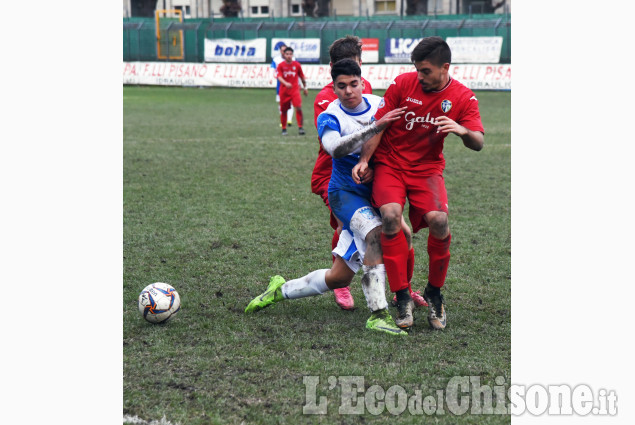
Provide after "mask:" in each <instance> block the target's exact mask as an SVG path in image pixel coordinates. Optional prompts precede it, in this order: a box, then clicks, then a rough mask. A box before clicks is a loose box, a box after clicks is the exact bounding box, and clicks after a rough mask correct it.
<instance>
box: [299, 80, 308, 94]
mask: <svg viewBox="0 0 635 425" xmlns="http://www.w3.org/2000/svg"><path fill="white" fill-rule="evenodd" d="M300 81H302V87H303V90H304V96H305V97H306V96H308V95H309V88H308V87H307V86H306V80H305V79H304V78H300Z"/></svg>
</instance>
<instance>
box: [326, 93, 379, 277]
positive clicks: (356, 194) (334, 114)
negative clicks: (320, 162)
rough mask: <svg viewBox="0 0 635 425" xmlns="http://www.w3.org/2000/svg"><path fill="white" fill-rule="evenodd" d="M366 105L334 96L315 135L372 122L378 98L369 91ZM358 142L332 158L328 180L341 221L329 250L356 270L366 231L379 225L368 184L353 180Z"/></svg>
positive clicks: (333, 206)
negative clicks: (354, 108)
mask: <svg viewBox="0 0 635 425" xmlns="http://www.w3.org/2000/svg"><path fill="white" fill-rule="evenodd" d="M362 98H363V102H364V105H365V106H366V107H365V108H363V109H362V110H361V111H359V112H355V113H352V112H349V111H345V110H344V108H342V105H341V102H340V101H339V99H336V100H334V101H333V102H331V104H330V105H329V106H328V107H327V108H326V110H325V111H324V112H322V113H321V114H320V115H319V116H318V119H317V128H318V135H319V137H320V139H323V136H324V133H325V131H326V130H327V129H330V130H333V131H336V132H337V133H339V134H340V136H347V135H350V134H352V133H355V132H356V131H358V130H360V129H362V127H365V126H367V125H369V124H370V123H371V122H372V119H373V115H375V112H377V108H378V106H379V104H380V102H381V101H382V98H381V97H379V96H375V95H372V94H368V95H363V97H362ZM360 153H361V145H360V147H359V148H357V149H356V150H355V151H353V152H352V153H350V154H348V155H346V156H344V157H342V158H333V159H332V160H333V169H332V171H331V180H330V181H329V190H328V193H329V205H330V207H331V211H333V214H335V216H336V217H337V218H338V219H339V220H340V221H341V222H342V223H343V230H342V233H341V234H340V238H339V241H338V243H337V247H335V249H333V254H336V255H338V256H340V257H341V258H342V259H343V260H344V261H345V262H346V264H347V265H348V267H349V268H350V269H351V270H353V271H354V272H357V270H358V269H359V267H361V265H362V263H363V261H364V254H365V252H366V235H367V234H368V233H369V232H370V231H371V230H373V229H374V228H376V227H379V226H381V218H380V216H379V212H378V211H377V210H376V209H375V208H373V206H372V205H371V203H370V196H371V185H370V184H357V183H355V181H353V177H352V172H353V167H354V166H355V165H356V164H357V162H358V160H359V154H360Z"/></svg>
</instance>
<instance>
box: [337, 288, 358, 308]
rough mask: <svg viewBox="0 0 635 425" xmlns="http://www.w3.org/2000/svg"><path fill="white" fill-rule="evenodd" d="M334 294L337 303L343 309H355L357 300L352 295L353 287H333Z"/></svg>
mask: <svg viewBox="0 0 635 425" xmlns="http://www.w3.org/2000/svg"><path fill="white" fill-rule="evenodd" d="M333 294H334V295H335V303H336V304H337V305H339V306H340V308H341V309H342V310H355V301H354V300H353V296H352V295H351V288H349V287H348V286H345V287H344V288H337V289H333Z"/></svg>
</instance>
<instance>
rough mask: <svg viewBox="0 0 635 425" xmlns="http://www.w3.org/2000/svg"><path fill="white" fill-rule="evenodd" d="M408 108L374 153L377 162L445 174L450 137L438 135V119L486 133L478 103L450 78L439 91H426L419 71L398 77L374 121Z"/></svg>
mask: <svg viewBox="0 0 635 425" xmlns="http://www.w3.org/2000/svg"><path fill="white" fill-rule="evenodd" d="M401 106H407V107H408V109H406V113H405V114H404V115H403V117H402V118H401V119H399V120H398V121H395V122H393V123H392V124H391V126H390V127H388V129H386V131H385V132H384V135H383V137H382V139H381V142H380V143H379V146H378V147H377V150H376V151H375V154H374V158H375V162H378V163H383V164H386V165H388V166H391V167H393V168H400V169H407V170H412V171H417V172H419V171H421V172H424V173H442V172H443V169H444V168H445V159H444V158H443V142H444V139H445V136H446V135H447V134H444V133H440V132H437V125H436V124H435V122H436V119H437V118H438V117H441V116H446V117H448V118H450V119H452V120H454V121H455V122H457V123H458V124H460V125H462V126H463V127H465V128H467V129H469V130H472V131H481V132H483V133H485V130H484V129H483V124H481V114H480V113H479V110H478V100H477V99H476V96H474V93H473V92H472V90H470V89H469V88H467V87H465V86H464V85H463V84H461V83H460V82H458V81H457V80H454V79H450V82H449V83H448V85H446V86H445V87H444V88H443V89H441V90H439V91H433V92H424V91H423V89H422V88H421V85H420V84H419V80H418V78H417V73H416V72H408V73H405V74H401V75H399V76H398V77H397V78H395V81H393V82H392V83H391V84H390V86H389V87H388V89H387V90H386V94H385V95H384V105H383V106H380V108H379V109H378V110H377V113H376V114H375V119H380V118H381V117H383V116H384V115H385V114H386V113H387V112H390V111H391V110H393V109H395V108H398V107H401Z"/></svg>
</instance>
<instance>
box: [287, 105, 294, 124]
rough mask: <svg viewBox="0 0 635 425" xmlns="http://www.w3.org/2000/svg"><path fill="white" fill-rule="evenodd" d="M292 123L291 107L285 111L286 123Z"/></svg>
mask: <svg viewBox="0 0 635 425" xmlns="http://www.w3.org/2000/svg"><path fill="white" fill-rule="evenodd" d="M292 121H293V106H292V107H290V108H289V110H288V111H287V122H288V123H289V122H292Z"/></svg>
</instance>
